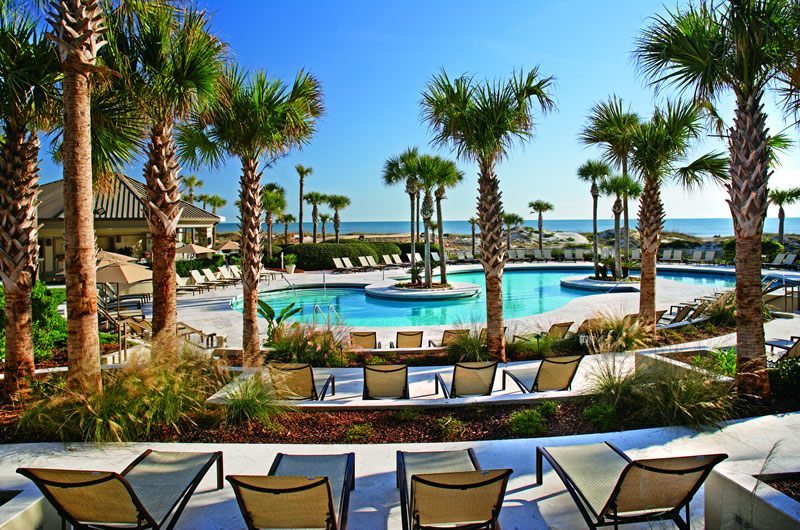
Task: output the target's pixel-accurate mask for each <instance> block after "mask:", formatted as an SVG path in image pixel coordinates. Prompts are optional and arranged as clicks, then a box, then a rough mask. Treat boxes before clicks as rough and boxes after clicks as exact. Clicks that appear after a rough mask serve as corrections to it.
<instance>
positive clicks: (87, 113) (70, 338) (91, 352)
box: [62, 2, 102, 394]
mask: <svg viewBox="0 0 800 530" xmlns="http://www.w3.org/2000/svg"><path fill="white" fill-rule="evenodd" d="M94 3H96V2H94ZM83 4H84V2H80V3H78V2H74V3H72V2H70V3H69V6H70V8H71V11H79V10H82V8H83ZM98 9H99V7H98ZM77 18H82V17H80V16H78V17H77ZM93 26H94V24H90V26H89V27H90V28H91V27H93ZM73 60H75V59H73ZM75 62H77V60H75ZM65 68H66V70H65V72H64V78H63V81H62V90H63V112H64V132H63V142H62V152H63V167H64V262H65V280H66V281H65V283H66V288H67V358H68V360H67V365H68V370H67V386H68V387H69V388H70V389H71V390H73V391H75V392H79V393H83V394H92V393H96V392H100V390H101V389H102V380H101V378H100V335H99V333H98V327H97V325H98V322H97V275H96V269H95V264H96V260H95V239H94V195H93V191H92V139H91V130H92V129H91V128H92V119H91V88H90V83H89V76H88V74H87V73H85V72H80V71H78V68H79V66H77V65H71V64H70V60H68V61H67V64H66V65H65Z"/></svg>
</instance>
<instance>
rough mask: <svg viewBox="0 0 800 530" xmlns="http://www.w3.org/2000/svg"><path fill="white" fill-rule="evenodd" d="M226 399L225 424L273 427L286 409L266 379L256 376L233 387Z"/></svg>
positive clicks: (240, 381)
mask: <svg viewBox="0 0 800 530" xmlns="http://www.w3.org/2000/svg"><path fill="white" fill-rule="evenodd" d="M231 386H232V388H231V389H230V391H229V392H228V395H227V396H226V399H225V422H226V423H228V424H231V425H236V424H242V423H247V422H250V421H255V422H259V423H262V424H264V425H272V424H273V419H274V417H275V416H276V415H278V414H280V413H281V412H283V410H284V408H283V407H282V406H281V405H279V404H278V402H277V401H276V400H275V394H274V392H273V391H272V388H271V387H270V385H269V384H267V383H266V381H264V378H263V377H261V376H260V375H258V374H256V375H254V376H252V377H248V378H246V379H242V380H239V381H238V382H237V384H234V385H231Z"/></svg>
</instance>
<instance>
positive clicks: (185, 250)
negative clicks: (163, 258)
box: [175, 243, 216, 254]
mask: <svg viewBox="0 0 800 530" xmlns="http://www.w3.org/2000/svg"><path fill="white" fill-rule="evenodd" d="M214 252H216V250H214V249H213V248H208V247H202V246H200V245H195V244H194V243H191V244H189V245H183V246H182V247H180V248H179V249H177V250H175V253H176V254H213V253H214Z"/></svg>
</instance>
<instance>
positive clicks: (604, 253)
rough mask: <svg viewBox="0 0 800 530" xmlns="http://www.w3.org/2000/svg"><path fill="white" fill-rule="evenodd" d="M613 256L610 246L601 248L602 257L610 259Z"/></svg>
mask: <svg viewBox="0 0 800 530" xmlns="http://www.w3.org/2000/svg"><path fill="white" fill-rule="evenodd" d="M610 257H611V249H610V248H608V247H602V248H601V249H600V259H608V258H610Z"/></svg>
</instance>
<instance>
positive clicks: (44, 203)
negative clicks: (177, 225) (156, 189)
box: [39, 175, 220, 223]
mask: <svg viewBox="0 0 800 530" xmlns="http://www.w3.org/2000/svg"><path fill="white" fill-rule="evenodd" d="M40 189H41V193H40V194H39V200H40V204H39V219H40V220H45V219H63V218H64V181H63V180H56V181H54V182H50V183H48V184H43V185H42V186H41V187H40ZM146 200H147V188H146V187H145V185H144V183H143V182H140V181H138V180H134V179H132V178H130V177H126V176H124V175H120V176H118V177H116V178H115V179H114V182H113V184H112V187H111V191H109V192H105V193H96V194H95V197H94V212H95V214H94V218H95V220H109V221H110V220H124V219H137V220H144V219H145V215H144V214H145V201H146ZM181 207H182V208H183V213H182V214H181V220H182V221H208V222H211V223H218V222H219V221H220V218H219V216H217V215H214V214H213V213H211V212H209V211H206V210H204V209H202V208H200V207H198V206H195V205H194V204H190V203H188V202H186V201H181Z"/></svg>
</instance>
